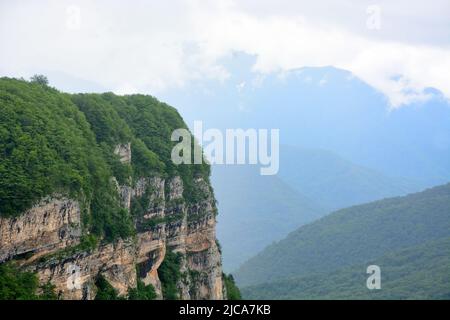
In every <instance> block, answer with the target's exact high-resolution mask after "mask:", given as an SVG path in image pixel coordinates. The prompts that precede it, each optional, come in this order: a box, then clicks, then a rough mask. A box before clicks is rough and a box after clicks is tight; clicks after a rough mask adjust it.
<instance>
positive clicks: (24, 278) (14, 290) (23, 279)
mask: <svg viewBox="0 0 450 320" xmlns="http://www.w3.org/2000/svg"><path fill="white" fill-rule="evenodd" d="M38 285H39V283H38V279H37V277H36V275H35V274H33V273H31V272H19V271H18V270H17V268H16V267H15V266H14V265H13V264H11V263H4V264H1V265H0V300H35V299H38V296H37V294H36V290H37V288H38Z"/></svg>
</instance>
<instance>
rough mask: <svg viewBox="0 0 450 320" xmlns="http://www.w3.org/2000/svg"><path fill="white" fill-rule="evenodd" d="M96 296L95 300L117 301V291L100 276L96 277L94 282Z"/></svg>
mask: <svg viewBox="0 0 450 320" xmlns="http://www.w3.org/2000/svg"><path fill="white" fill-rule="evenodd" d="M95 286H96V287H97V294H96V295H95V300H118V299H119V296H118V294H117V290H116V289H114V287H113V286H112V285H111V284H110V283H109V282H108V281H107V280H106V279H105V277H104V276H102V275H101V274H100V275H98V276H97V280H96V281H95Z"/></svg>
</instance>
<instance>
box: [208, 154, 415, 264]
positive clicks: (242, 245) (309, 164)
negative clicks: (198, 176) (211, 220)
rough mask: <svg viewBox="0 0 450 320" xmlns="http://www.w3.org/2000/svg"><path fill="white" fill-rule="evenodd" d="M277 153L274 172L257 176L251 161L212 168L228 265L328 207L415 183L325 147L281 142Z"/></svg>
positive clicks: (375, 196)
mask: <svg viewBox="0 0 450 320" xmlns="http://www.w3.org/2000/svg"><path fill="white" fill-rule="evenodd" d="M280 153H281V154H280V157H281V163H280V172H279V174H278V175H277V176H273V177H270V176H260V172H259V170H258V168H257V167H255V166H250V165H246V166H215V167H214V168H213V170H212V183H213V185H214V187H215V194H216V196H217V199H218V200H219V210H220V215H219V225H218V238H219V240H220V243H221V245H222V247H223V252H224V266H225V268H226V269H227V270H233V269H236V268H237V267H239V265H240V264H241V263H243V262H244V261H245V260H247V259H248V258H250V257H252V256H254V255H255V254H256V253H258V252H259V251H260V250H262V249H263V248H264V247H265V246H266V245H268V244H270V243H271V242H273V241H276V240H280V239H281V238H282V237H284V236H286V235H287V234H288V233H289V232H291V231H293V230H294V229H295V228H296V227H298V226H300V224H303V223H305V222H310V221H312V219H315V218H319V217H321V216H323V215H324V214H326V213H328V212H329V211H331V210H332V209H337V208H342V207H346V206H350V205H353V204H360V203H364V202H367V201H370V200H377V199H382V198H384V197H389V196H394V195H403V194H406V193H408V192H411V191H414V190H417V189H419V186H418V184H417V183H414V182H411V181H409V180H407V179H401V178H391V177H387V176H385V175H383V174H381V173H379V172H376V171H374V170H370V169H367V168H364V167H361V166H358V165H355V164H353V163H351V162H350V161H347V160H345V159H343V158H341V157H339V156H337V155H336V154H334V153H332V152H329V151H324V150H318V149H306V148H298V147H291V146H282V147H281V150H280ZM319 208H320V209H319ZM281 217H282V218H281Z"/></svg>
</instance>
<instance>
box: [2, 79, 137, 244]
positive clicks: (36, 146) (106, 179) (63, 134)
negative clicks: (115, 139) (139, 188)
mask: <svg viewBox="0 0 450 320" xmlns="http://www.w3.org/2000/svg"><path fill="white" fill-rule="evenodd" d="M0 106H1V112H0V154H1V155H2V156H1V158H0V199H1V201H0V214H1V215H2V216H15V215H18V214H20V213H21V212H23V211H24V210H26V209H28V208H29V207H31V206H32V205H33V204H34V203H36V202H37V201H38V200H40V199H41V198H43V197H44V196H46V195H50V194H53V193H61V194H68V195H69V196H71V197H75V198H78V199H79V200H81V202H82V205H83V207H84V216H83V220H84V222H85V223H86V227H88V228H89V229H91V231H92V232H94V233H96V234H97V235H101V236H105V238H106V239H108V240H112V239H115V238H117V237H124V236H129V235H130V234H131V232H130V229H131V227H132V225H131V223H130V219H129V215H128V213H126V212H124V211H123V210H121V209H120V206H119V200H118V193H117V190H116V188H115V186H114V185H113V184H112V183H111V181H110V178H111V176H112V175H113V174H112V170H111V167H110V166H109V165H108V162H107V161H106V160H105V158H104V152H102V148H100V147H99V145H98V144H97V143H96V137H95V135H94V134H93V132H92V130H91V129H90V124H89V123H88V122H87V121H86V118H85V115H84V114H83V113H82V112H80V110H79V109H78V108H77V106H75V105H74V104H73V103H72V101H71V99H70V96H68V95H66V94H62V93H60V92H58V91H56V90H55V89H51V88H49V87H43V86H41V85H40V84H37V83H27V82H25V81H20V80H14V79H6V78H2V79H1V80H0Z"/></svg>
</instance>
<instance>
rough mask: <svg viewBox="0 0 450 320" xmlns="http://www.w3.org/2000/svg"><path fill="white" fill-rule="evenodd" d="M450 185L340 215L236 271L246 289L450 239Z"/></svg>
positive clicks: (277, 245)
mask: <svg viewBox="0 0 450 320" xmlns="http://www.w3.org/2000/svg"><path fill="white" fill-rule="evenodd" d="M449 230H450V184H446V185H443V186H439V187H435V188H431V189H428V190H425V191H423V192H419V193H415V194H410V195H407V196H404V197H396V198H391V199H385V200H381V201H376V202H372V203H368V204H364V205H359V206H354V207H350V208H347V209H342V210H339V211H336V212H334V213H332V214H330V215H328V216H325V217H324V218H321V219H319V220H317V221H315V222H313V223H311V224H308V225H305V226H302V227H300V228H299V229H297V230H296V231H294V232H292V233H291V234H289V235H288V236H287V237H286V238H285V239H283V240H281V241H279V242H277V243H275V244H273V245H271V246H269V247H267V248H266V249H265V250H263V251H262V252H261V253H259V254H258V255H257V256H255V257H253V258H252V259H250V260H248V261H247V262H246V263H245V264H244V265H243V266H242V267H241V268H240V269H239V270H238V271H237V272H236V273H235V278H236V280H237V281H238V284H240V285H241V286H247V285H252V284H258V283H265V282H273V281H276V280H280V279H286V278H292V277H301V276H307V275H310V274H312V273H316V272H331V271H334V270H338V269H340V268H343V267H347V266H352V265H357V264H363V263H366V262H368V261H371V260H373V259H376V258H379V257H381V256H383V255H385V254H388V253H390V252H393V251H396V250H401V249H403V248H407V247H411V246H415V245H420V244H422V243H424V242H427V241H431V240H438V239H442V238H444V237H448V235H449Z"/></svg>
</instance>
